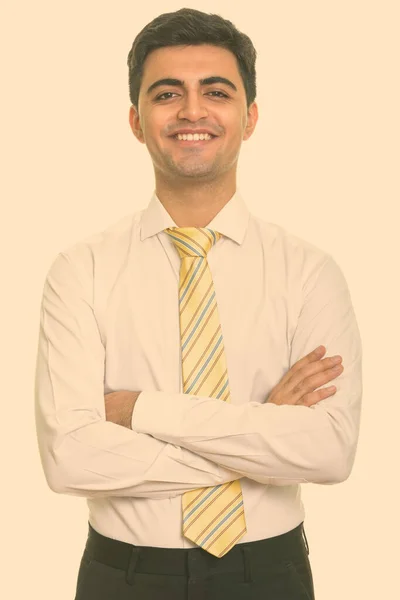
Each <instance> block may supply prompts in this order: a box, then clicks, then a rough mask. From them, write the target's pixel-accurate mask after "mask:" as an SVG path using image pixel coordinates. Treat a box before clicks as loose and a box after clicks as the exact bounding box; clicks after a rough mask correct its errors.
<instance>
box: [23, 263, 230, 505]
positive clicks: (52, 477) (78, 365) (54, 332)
mask: <svg viewBox="0 0 400 600" xmlns="http://www.w3.org/2000/svg"><path fill="white" fill-rule="evenodd" d="M74 266H75V265H72V264H71V260H70V259H69V257H68V256H67V255H65V254H64V253H60V254H59V255H58V256H57V258H56V259H55V261H54V262H53V264H52V266H51V268H50V270H49V272H48V274H47V277H46V281H45V284H44V288H43V296H42V302H41V310H40V330H39V342H38V351H37V361H36V376H35V418H36V431H37V440H38V446H39V452H40V457H41V461H42V466H43V470H44V474H45V477H46V480H47V483H48V485H49V487H50V488H51V489H52V490H53V491H55V492H58V493H63V494H70V495H77V496H86V497H95V496H140V497H149V498H168V497H172V496H177V495H180V494H182V493H183V492H185V491H187V490H191V489H196V488H198V487H206V486H212V485H217V484H221V483H225V482H227V481H233V480H234V479H237V478H238V477H240V475H239V474H238V473H236V472H232V471H230V470H229V469H225V468H224V467H220V466H218V465H217V464H215V463H214V462H212V461H211V460H210V459H207V458H204V457H201V456H199V455H197V454H195V453H193V452H191V451H190V450H187V449H185V448H181V447H180V446H179V445H175V444H170V443H169V442H164V441H161V440H159V439H156V438H155V437H152V436H151V435H149V434H147V433H138V432H135V431H132V430H130V429H128V428H126V427H122V426H120V425H116V424H115V423H112V422H108V421H106V419H105V402H104V362H105V349H104V346H103V343H102V341H101V336H100V333H99V330H98V327H97V321H96V318H95V316H94V312H93V307H92V302H91V291H90V277H89V278H87V279H86V277H85V278H84V277H79V276H78V275H77V270H76V269H75V268H74Z"/></svg>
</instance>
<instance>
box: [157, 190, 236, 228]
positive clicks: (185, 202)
mask: <svg viewBox="0 0 400 600" xmlns="http://www.w3.org/2000/svg"><path fill="white" fill-rule="evenodd" d="M155 191H156V194H157V197H158V198H159V200H160V202H161V204H162V205H163V206H164V208H165V210H166V211H167V212H168V214H169V215H170V216H171V217H172V219H173V220H174V221H175V223H176V225H177V226H178V227H207V225H208V224H209V223H210V222H211V221H212V220H213V218H214V217H215V216H216V215H217V214H218V213H219V212H220V211H221V210H222V208H223V207H224V206H225V204H227V203H228V202H229V200H230V199H231V198H232V196H233V195H234V194H235V192H236V182H233V183H232V184H231V185H227V184H226V182H224V183H223V184H221V185H218V184H216V183H215V182H214V183H213V182H207V183H204V184H200V183H198V182H196V183H195V184H194V185H193V184H192V185H191V186H185V187H181V186H180V187H176V186H170V185H167V186H166V185H164V184H163V185H160V184H159V183H157V185H156V189H155Z"/></svg>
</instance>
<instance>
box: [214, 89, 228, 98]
mask: <svg viewBox="0 0 400 600" xmlns="http://www.w3.org/2000/svg"><path fill="white" fill-rule="evenodd" d="M210 94H222V97H223V98H228V97H229V96H228V95H227V94H224V92H219V91H215V92H210Z"/></svg>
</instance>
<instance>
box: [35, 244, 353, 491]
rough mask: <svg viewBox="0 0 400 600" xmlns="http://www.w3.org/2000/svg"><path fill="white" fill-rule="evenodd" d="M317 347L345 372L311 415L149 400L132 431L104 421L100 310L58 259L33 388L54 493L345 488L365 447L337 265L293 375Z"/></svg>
mask: <svg viewBox="0 0 400 600" xmlns="http://www.w3.org/2000/svg"><path fill="white" fill-rule="evenodd" d="M320 344H323V345H324V346H325V348H326V351H327V356H328V355H329V356H333V355H334V354H339V355H340V356H341V357H342V359H343V366H344V370H343V373H342V374H341V375H340V377H338V379H337V380H336V381H335V382H334V383H335V384H336V387H337V391H336V393H335V394H334V395H332V396H330V397H329V398H326V399H324V400H322V401H320V402H318V403H317V404H315V405H314V406H311V407H308V406H303V405H280V406H279V405H276V404H274V403H270V402H266V403H264V404H263V403H259V402H252V401H250V402H247V403H243V404H241V405H233V404H230V403H225V402H222V401H218V400H216V399H215V398H207V397H194V396H190V395H187V394H179V393H168V392H162V391H152V390H144V391H142V392H141V393H140V395H139V397H138V399H137V401H136V405H135V407H134V410H133V416H132V429H129V428H128V427H121V426H120V425H118V424H116V423H114V422H111V421H107V420H106V411H105V399H104V382H103V379H104V361H105V349H104V346H103V344H102V342H101V339H100V335H99V331H98V328H97V323H96V320H95V318H94V315H93V308H92V306H91V304H90V301H89V298H88V297H86V295H85V292H84V286H82V284H81V282H80V280H79V278H78V277H77V275H76V272H75V270H74V268H73V267H72V266H71V263H70V262H69V261H68V260H67V259H66V257H65V255H64V254H59V255H58V257H57V259H56V261H55V262H54V263H53V265H52V269H51V270H50V272H49V273H48V276H47V279H46V282H45V286H44V291H43V299H42V306H41V318H40V335H39V346H38V354H37V364H36V379H35V415H36V425H37V436H38V443H39V450H40V456H41V460H42V465H43V469H44V473H45V476H46V480H47V483H48V485H49V486H50V488H51V489H52V490H53V491H55V492H58V493H64V494H71V495H77V496H86V497H96V496H99V497H100V496H103V497H105V496H132V497H133V496H136V497H149V498H150V497H151V498H168V497H172V496H177V495H179V494H182V493H184V492H185V491H187V490H190V489H195V488H198V487H205V486H213V485H217V484H221V483H225V482H227V481H232V480H234V479H238V478H240V477H248V478H250V479H253V480H255V481H257V482H259V483H264V484H272V485H289V484H295V483H303V482H313V483H326V484H329V483H337V482H340V481H343V480H344V479H346V478H347V477H348V476H349V474H350V472H351V469H352V465H353V462H354V457H355V452H356V446H357V440H358V431H359V421H360V410H361V395H362V383H361V341H360V335H359V331H358V326H357V322H356V318H355V315H354V311H353V308H352V304H351V300H350V295H349V292H348V288H347V284H346V282H345V280H344V277H343V275H342V273H341V271H340V269H339V267H338V266H337V265H336V263H335V262H334V261H333V260H332V259H330V258H329V259H327V261H326V262H325V263H324V265H323V266H322V268H321V269H320V272H319V274H318V277H317V279H316V283H315V285H314V287H313V288H312V289H311V290H310V291H309V292H308V294H307V295H306V297H305V298H304V304H303V307H302V310H301V313H300V315H299V318H298V324H297V328H296V332H295V334H294V336H293V339H292V340H291V355H290V363H291V365H294V364H295V363H296V362H297V361H298V360H300V359H301V358H302V357H304V356H305V355H306V354H307V353H309V352H311V351H312V350H313V349H314V348H316V347H317V346H318V345H320ZM55 358H57V361H55ZM267 359H268V357H266V361H267ZM53 360H54V364H55V365H56V366H55V367H53ZM82 365H85V369H84V370H82ZM266 395H267V394H266ZM132 408H133V407H132Z"/></svg>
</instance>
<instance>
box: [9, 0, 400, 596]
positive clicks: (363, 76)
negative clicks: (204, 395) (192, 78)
mask: <svg viewBox="0 0 400 600" xmlns="http://www.w3.org/2000/svg"><path fill="white" fill-rule="evenodd" d="M183 6H188V7H192V8H198V9H200V10H203V11H206V12H216V13H219V14H221V15H222V16H223V17H225V18H227V19H230V20H231V21H233V23H235V24H236V25H237V26H238V28H239V29H241V30H242V31H244V32H245V33H247V34H248V35H249V36H250V37H251V38H252V40H253V43H254V45H255V47H256V49H257V51H258V60H257V75H258V95H257V102H258V105H259V113H260V118H259V122H258V125H257V128H256V131H255V133H254V135H253V137H252V138H250V140H248V141H247V142H245V143H243V146H242V151H241V156H240V160H239V170H238V184H239V186H240V187H241V190H242V192H243V193H244V195H245V198H246V200H247V202H248V205H249V208H250V210H251V211H252V212H253V213H255V214H257V215H259V216H260V217H262V218H263V219H266V220H268V221H272V222H275V223H278V224H280V225H282V226H284V227H285V228H286V229H287V230H288V231H290V232H292V233H294V234H296V235H298V236H301V237H303V238H305V239H306V240H308V241H311V242H312V243H314V244H316V245H318V246H319V247H321V248H323V249H324V250H326V251H328V252H330V253H331V254H332V255H333V257H334V258H335V259H336V260H337V262H338V263H339V265H340V266H341V267H342V269H343V272H344V274H345V276H346V279H347V281H348V284H349V288H350V291H351V295H352V299H353V303H354V306H355V310H356V315H357V318H358V322H359V326H360V330H361V335H362V340H363V351H364V353H363V355H364V360H363V366H364V398H363V417H362V428H361V435H360V440H359V447H358V454H357V458H356V463H355V466H354V469H353V472H352V475H351V477H350V479H349V480H347V481H346V482H344V483H342V484H339V485H334V486H321V485H319V486H318V485H312V484H310V485H303V499H304V502H305V505H306V512H307V516H306V532H307V535H308V540H309V544H310V559H311V563H312V567H313V573H314V581H315V588H316V598H317V600H334V599H335V600H336V599H337V598H341V599H342V600H353V599H354V598H363V599H367V600H368V599H369V598H371V599H372V598H394V597H395V596H396V594H397V592H398V538H399V534H400V531H399V525H398V512H399V509H398V494H397V493H396V490H397V489H398V477H399V464H398V459H399V446H398V438H399V435H398V431H399V417H400V413H399V386H398V372H399V360H398V340H399V333H400V332H399V319H398V307H399V302H400V298H399V294H398V289H397V287H398V285H397V280H398V273H399V258H400V257H399V243H398V239H399V233H398V227H399V222H398V218H397V217H398V204H399V201H400V184H399V158H400V156H399V154H400V152H399V136H400V122H399V106H400V94H399V56H400V42H399V38H400V36H399V25H400V19H399V16H400V11H399V2H396V1H393V2H389V1H385V0H379V2H378V1H375V2H371V1H366V0H364V1H351V0H347V1H344V0H340V1H337V0H336V1H335V2H323V1H318V2H317V1H291V2H290V1H288V2H283V1H280V2H264V3H261V2H256V1H250V0H246V2H241V3H240V4H234V3H232V2H228V1H222V0H221V1H218V0H212V1H206V0H204V1H202V2H201V3H200V2H188V3H187V4H182V3H180V2H161V0H158V1H149V2H144V3H142V2H140V3H137V2H134V1H128V0H125V1H118V2H114V3H111V2H99V1H98V0H97V1H94V0H85V1H81V0H80V1H78V0H69V1H68V2H65V1H64V2H62V1H58V2H54V1H50V0H48V1H47V2H46V1H44V0H36V2H28V1H25V2H22V1H19V2H18V1H17V0H16V1H15V2H12V3H11V2H7V3H3V4H2V9H1V12H2V15H1V19H0V21H1V22H2V28H3V31H2V32H1V36H0V40H1V44H2V46H3V48H2V49H1V53H0V55H1V62H2V64H1V88H2V93H1V103H2V109H1V112H0V117H1V139H2V146H3V148H2V163H1V164H2V167H3V169H4V171H3V169H2V171H3V173H2V176H1V187H2V191H1V198H2V215H3V219H2V220H1V237H0V243H1V251H0V256H1V278H2V294H1V302H2V310H1V318H2V322H1V335H2V340H1V341H2V343H1V353H2V354H1V366H2V373H1V379H2V392H3V393H2V396H3V398H2V400H3V402H2V419H1V420H2V427H1V431H2V433H1V436H0V437H1V445H2V449H1V456H2V494H1V504H2V517H3V518H2V527H1V549H2V557H1V569H2V576H1V579H0V586H1V588H4V589H5V590H6V591H7V593H4V590H3V589H1V590H0V593H1V596H2V597H3V598H7V599H11V598H16V599H19V598H21V599H22V598H28V597H38V598H39V597H40V598H41V600H54V599H55V598H57V600H72V598H73V597H74V591H75V582H76V576H77V570H78V564H79V561H80V557H81V553H82V551H83V545H84V543H85V540H86V535H87V509H86V503H85V500H84V499H79V498H77V497H67V496H61V495H56V494H54V493H53V492H51V491H50V489H49V488H48V487H47V486H46V483H45V480H44V475H43V473H42V469H41V465H40V461H39V455H38V450H37V446H36V433H35V430H34V420H33V379H34V368H35V359H36V347H37V338H38V328H39V306H40V301H41V294H42V287H43V284H44V277H45V274H46V272H47V269H48V268H49V266H50V263H51V262H52V260H53V259H54V258H55V256H56V255H57V253H58V252H60V251H62V250H63V249H65V248H66V247H68V246H69V245H71V244H73V243H75V242H76V241H79V240H81V239H82V238H84V237H86V236H88V235H91V234H92V233H95V232H98V231H101V230H102V229H103V228H105V227H107V226H108V225H110V224H112V223H114V222H116V221H117V220H119V219H120V218H121V217H122V216H124V215H125V214H128V213H131V212H134V211H136V210H139V209H141V208H144V207H145V206H146V205H147V203H148V201H149V200H150V196H151V193H152V190H153V184H154V176H153V168H152V164H151V161H150V157H149V155H148V153H147V150H146V148H145V146H143V145H141V144H139V143H138V142H137V141H136V139H135V138H134V136H133V134H132V133H131V130H130V128H129V124H128V111H129V97H128V69H127V66H126V60H127V54H128V52H129V49H130V47H131V44H132V42H133V39H134V37H135V35H136V34H137V33H138V32H139V30H140V29H141V28H142V27H143V26H144V25H145V24H146V23H148V22H149V21H150V20H151V19H153V18H154V17H155V16H157V15H158V14H159V13H161V12H170V11H173V10H176V9H178V8H181V7H183ZM260 6H262V7H263V8H260ZM321 342H323V340H321ZM265 360H266V361H267V360H268V357H267V356H266V357H265Z"/></svg>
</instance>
